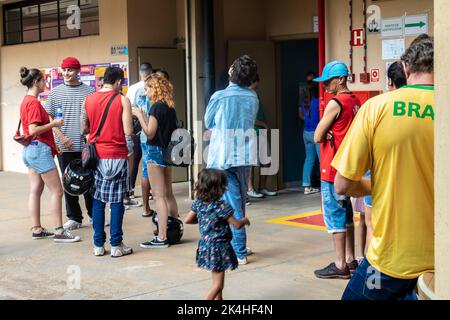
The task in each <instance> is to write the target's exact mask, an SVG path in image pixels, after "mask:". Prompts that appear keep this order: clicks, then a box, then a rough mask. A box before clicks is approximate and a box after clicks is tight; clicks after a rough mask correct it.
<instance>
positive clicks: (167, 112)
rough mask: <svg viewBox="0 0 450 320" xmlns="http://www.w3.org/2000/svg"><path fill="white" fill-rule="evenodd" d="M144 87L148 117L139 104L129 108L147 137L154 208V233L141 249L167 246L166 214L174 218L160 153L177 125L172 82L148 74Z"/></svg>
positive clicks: (175, 211) (169, 177) (168, 170)
mask: <svg viewBox="0 0 450 320" xmlns="http://www.w3.org/2000/svg"><path fill="white" fill-rule="evenodd" d="M145 91H146V94H147V96H148V97H149V99H150V101H151V104H152V108H151V110H150V117H149V118H148V119H147V118H146V117H145V116H144V114H143V112H142V110H141V109H139V108H133V115H135V116H136V117H137V118H138V119H139V122H140V123H141V126H142V130H143V131H144V132H145V134H146V135H147V137H148V143H147V144H148V148H147V169H148V176H149V180H150V184H151V189H152V193H153V197H154V199H155V207H156V211H157V212H158V235H157V236H155V237H154V238H153V239H151V240H150V241H148V242H144V243H142V244H141V245H140V246H141V248H145V249H152V248H167V247H169V242H168V239H167V221H168V218H169V216H171V217H174V218H178V206H177V202H176V200H175V196H174V195H173V190H172V168H171V167H170V166H168V165H167V164H166V163H165V161H164V153H163V150H164V148H166V147H167V146H168V145H169V142H170V140H171V138H172V133H173V132H174V131H175V130H176V129H177V114H176V111H175V108H174V107H175V103H174V100H173V85H172V84H171V83H170V82H169V81H168V80H167V79H165V78H164V77H162V76H161V75H158V74H152V75H150V76H149V77H148V78H147V79H146V80H145Z"/></svg>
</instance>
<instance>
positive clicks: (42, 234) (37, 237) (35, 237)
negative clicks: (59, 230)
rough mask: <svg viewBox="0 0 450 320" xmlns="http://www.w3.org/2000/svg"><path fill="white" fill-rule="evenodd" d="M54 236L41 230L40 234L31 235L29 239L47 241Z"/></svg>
mask: <svg viewBox="0 0 450 320" xmlns="http://www.w3.org/2000/svg"><path fill="white" fill-rule="evenodd" d="M54 236H55V234H54V233H51V232H48V231H47V230H46V229H44V228H42V231H41V232H40V233H34V232H33V234H32V235H31V238H32V239H33V240H40V239H48V238H53V237H54Z"/></svg>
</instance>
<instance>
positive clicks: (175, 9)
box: [127, 0, 185, 83]
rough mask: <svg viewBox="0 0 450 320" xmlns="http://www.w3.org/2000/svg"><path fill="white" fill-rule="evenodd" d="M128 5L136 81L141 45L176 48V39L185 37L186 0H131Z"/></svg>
mask: <svg viewBox="0 0 450 320" xmlns="http://www.w3.org/2000/svg"><path fill="white" fill-rule="evenodd" d="M127 8H128V17H129V19H128V48H129V59H130V76H131V82H132V83H133V82H136V81H137V80H138V72H137V70H138V67H139V66H138V61H137V60H138V57H137V48H138V47H154V48H155V47H160V48H175V47H176V45H175V39H176V38H177V37H185V26H184V15H185V13H184V0H128V1H127ZM150 62H151V61H150ZM155 67H156V66H155Z"/></svg>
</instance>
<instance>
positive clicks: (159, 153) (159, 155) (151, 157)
mask: <svg viewBox="0 0 450 320" xmlns="http://www.w3.org/2000/svg"><path fill="white" fill-rule="evenodd" d="M149 162H150V163H151V164H154V165H156V166H158V167H161V168H166V167H167V164H166V162H165V161H164V153H163V148H161V147H158V146H153V145H151V144H149V145H147V163H149Z"/></svg>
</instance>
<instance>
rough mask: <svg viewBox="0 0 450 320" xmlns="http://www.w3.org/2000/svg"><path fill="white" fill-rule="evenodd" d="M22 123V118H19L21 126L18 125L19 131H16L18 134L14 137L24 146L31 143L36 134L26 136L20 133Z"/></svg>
mask: <svg viewBox="0 0 450 320" xmlns="http://www.w3.org/2000/svg"><path fill="white" fill-rule="evenodd" d="M21 125H22V120H19V126H18V127H17V131H16V134H15V135H14V137H13V139H14V141H15V142H17V143H20V144H21V145H23V146H24V147H28V146H29V145H30V143H31V141H33V139H34V136H32V135H28V136H25V135H23V134H21V133H20V126H21Z"/></svg>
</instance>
